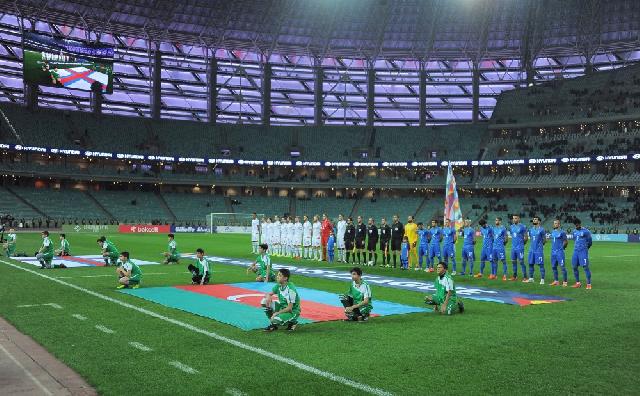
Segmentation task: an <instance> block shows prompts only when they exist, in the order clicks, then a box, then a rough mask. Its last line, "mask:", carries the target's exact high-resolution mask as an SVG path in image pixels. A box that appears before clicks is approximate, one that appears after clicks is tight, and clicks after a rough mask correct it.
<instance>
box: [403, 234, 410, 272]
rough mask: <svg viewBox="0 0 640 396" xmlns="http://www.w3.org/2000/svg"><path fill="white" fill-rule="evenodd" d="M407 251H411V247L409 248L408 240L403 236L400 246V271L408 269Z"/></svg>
mask: <svg viewBox="0 0 640 396" xmlns="http://www.w3.org/2000/svg"><path fill="white" fill-rule="evenodd" d="M409 251H411V246H409V238H407V236H406V235H405V236H404V237H402V245H400V269H403V270H408V269H409Z"/></svg>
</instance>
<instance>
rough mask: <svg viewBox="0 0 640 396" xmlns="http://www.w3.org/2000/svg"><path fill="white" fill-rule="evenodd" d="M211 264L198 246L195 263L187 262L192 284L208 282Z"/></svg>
mask: <svg viewBox="0 0 640 396" xmlns="http://www.w3.org/2000/svg"><path fill="white" fill-rule="evenodd" d="M210 268H211V266H210V263H209V260H207V259H206V258H205V257H204V250H203V249H201V248H198V249H197V250H196V265H193V264H189V266H188V267H187V269H189V272H191V284H192V285H206V284H207V283H209V278H210V276H211V275H210V274H211V270H210Z"/></svg>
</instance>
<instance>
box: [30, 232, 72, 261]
mask: <svg viewBox="0 0 640 396" xmlns="http://www.w3.org/2000/svg"><path fill="white" fill-rule="evenodd" d="M41 235H42V246H40V249H38V251H37V252H36V259H38V261H39V262H40V268H42V269H44V268H66V266H65V265H64V264H59V265H54V266H52V265H51V262H52V261H53V253H54V251H53V242H51V239H49V231H42V233H41Z"/></svg>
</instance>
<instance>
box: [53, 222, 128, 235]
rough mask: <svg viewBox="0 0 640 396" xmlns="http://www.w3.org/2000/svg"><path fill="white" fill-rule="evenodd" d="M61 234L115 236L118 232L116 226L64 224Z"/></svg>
mask: <svg viewBox="0 0 640 396" xmlns="http://www.w3.org/2000/svg"><path fill="white" fill-rule="evenodd" d="M62 232H64V233H66V234H72V233H82V232H87V233H93V234H115V233H116V232H118V226H117V225H98V224H76V225H74V224H64V225H63V226H62Z"/></svg>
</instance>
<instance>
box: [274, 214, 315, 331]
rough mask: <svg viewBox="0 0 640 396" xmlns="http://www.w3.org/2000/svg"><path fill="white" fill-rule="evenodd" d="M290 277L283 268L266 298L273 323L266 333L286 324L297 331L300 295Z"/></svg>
mask: <svg viewBox="0 0 640 396" xmlns="http://www.w3.org/2000/svg"><path fill="white" fill-rule="evenodd" d="M316 217H317V216H316ZM318 237H319V235H318ZM290 276H291V273H290V272H289V270H288V269H286V268H281V269H280V270H279V271H278V275H277V278H276V279H277V282H278V283H277V284H276V285H275V286H274V287H273V289H272V290H271V291H270V292H269V293H267V295H266V296H265V298H264V302H263V306H264V307H265V313H266V314H267V317H268V318H269V321H270V322H271V324H270V325H269V326H268V327H267V328H265V329H264V331H267V332H271V331H274V330H278V326H282V325H285V324H286V325H287V330H288V331H294V330H295V329H296V326H297V324H298V318H299V317H300V295H299V294H298V291H297V290H296V287H295V285H294V284H293V283H291V282H289V277H290ZM274 296H277V297H278V300H277V301H272V300H273V297H274Z"/></svg>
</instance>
